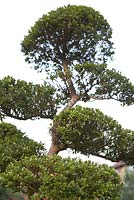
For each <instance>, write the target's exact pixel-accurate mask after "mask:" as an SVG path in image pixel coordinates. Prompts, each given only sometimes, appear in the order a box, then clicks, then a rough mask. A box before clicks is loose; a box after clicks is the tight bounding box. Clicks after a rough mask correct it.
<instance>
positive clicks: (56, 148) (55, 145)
mask: <svg viewBox="0 0 134 200" xmlns="http://www.w3.org/2000/svg"><path fill="white" fill-rule="evenodd" d="M63 68H64V76H65V80H66V85H67V89H68V92H69V97H70V100H69V102H68V103H67V105H66V106H65V107H64V108H63V110H62V111H61V112H64V111H66V110H68V109H70V108H72V107H73V106H74V105H75V104H76V102H77V101H78V100H79V96H78V95H77V94H76V91H75V88H74V85H73V82H72V79H71V77H70V71H69V67H68V64H67V61H63ZM57 126H58V124H57V122H55V123H53V126H52V129H51V135H52V144H51V147H50V149H49V151H48V156H52V155H54V154H58V153H59V152H60V151H62V150H65V149H67V147H66V146H65V145H64V144H60V142H59V138H58V133H57Z"/></svg>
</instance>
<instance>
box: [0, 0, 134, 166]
mask: <svg viewBox="0 0 134 200" xmlns="http://www.w3.org/2000/svg"><path fill="white" fill-rule="evenodd" d="M68 4H73V5H86V6H91V7H93V8H95V9H96V10H98V11H100V13H101V14H102V15H103V16H104V17H105V18H106V19H107V20H108V22H109V24H110V25H111V27H112V29H113V38H112V40H113V42H114V44H115V45H114V46H115V55H114V61H112V62H111V63H109V67H110V68H116V70H119V71H121V72H122V74H123V75H126V76H127V77H128V78H130V80H131V81H132V82H133V83H134V66H133V65H134V63H133V57H134V55H133V54H134V50H133V49H134V22H133V20H134V12H133V10H134V3H133V1H132V0H127V1H126V0H123V1H122V0H118V1H117V0H49V1H46V0H22V1H18V0H12V1H10V0H3V1H1V3H0V26H1V27H0V78H3V77H5V76H7V75H10V76H13V77H15V78H16V79H23V80H26V81H30V82H34V83H43V81H42V80H43V77H44V75H43V74H39V73H37V72H36V71H35V70H33V69H32V68H31V67H30V66H29V65H28V64H27V63H26V62H25V61H24V56H23V54H22V53H21V46H20V43H21V41H22V40H23V38H24V36H25V35H27V33H28V29H29V28H30V27H31V26H33V25H34V23H35V21H37V20H38V19H39V18H40V17H42V15H43V14H45V13H47V12H49V11H51V10H53V9H56V8H58V7H60V6H64V5H68ZM82 105H83V106H89V107H94V108H99V109H100V110H101V111H103V112H104V113H105V114H107V115H110V116H112V117H113V118H115V119H116V120H117V121H118V122H119V123H120V124H122V126H123V127H124V128H129V129H133V130H134V106H129V107H127V106H125V107H122V106H120V104H119V103H118V102H115V101H111V100H109V101H97V102H89V103H84V104H82ZM6 121H7V122H11V123H13V124H15V125H16V126H17V127H18V128H19V129H21V130H22V131H24V132H26V134H27V135H28V136H29V137H30V138H33V139H35V140H37V141H43V142H45V146H46V148H47V149H48V148H49V146H50V136H49V134H48V130H49V124H50V122H51V121H50V120H44V119H43V120H34V121H31V120H27V121H25V122H24V121H18V120H14V119H9V118H7V119H6ZM62 155H63V156H68V155H71V152H70V151H67V152H66V153H64V152H63V153H62ZM93 160H98V159H95V158H93ZM99 161H100V162H101V163H103V162H104V161H102V160H101V159H99Z"/></svg>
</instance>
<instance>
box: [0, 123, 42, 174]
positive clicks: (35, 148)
mask: <svg viewBox="0 0 134 200" xmlns="http://www.w3.org/2000/svg"><path fill="white" fill-rule="evenodd" d="M44 152H45V149H44V146H43V144H41V143H40V144H39V143H37V142H35V141H33V140H32V139H29V138H28V137H27V136H26V135H25V134H24V133H22V132H21V131H20V130H18V129H17V128H16V127H15V126H14V125H11V124H7V123H4V122H2V123H0V172H3V171H5V169H6V167H7V166H8V165H9V164H10V163H11V162H13V161H15V160H20V159H21V158H24V157H25V156H32V155H41V154H43V153H44Z"/></svg>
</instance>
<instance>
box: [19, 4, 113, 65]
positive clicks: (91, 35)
mask: <svg viewBox="0 0 134 200" xmlns="http://www.w3.org/2000/svg"><path fill="white" fill-rule="evenodd" d="M111 35H112V30H111V28H110V26H109V24H108V23H107V21H106V20H105V19H104V17H103V16H102V15H101V14H100V13H99V12H98V11H95V10H94V9H93V8H90V7H86V6H71V5H68V6H67V7H62V8H58V9H57V10H55V11H51V12H49V13H48V14H46V15H43V17H42V18H40V19H39V20H38V21H37V22H36V23H35V25H34V26H33V27H32V28H31V29H30V31H29V34H28V36H26V37H25V39H24V41H23V42H22V51H23V52H24V53H25V55H26V61H28V62H32V63H34V65H35V68H39V67H43V68H44V67H46V66H47V65H48V66H51V65H53V64H54V65H56V67H61V66H62V64H63V62H64V61H67V63H68V64H69V65H70V66H71V65H74V63H84V62H86V61H89V62H101V63H103V62H105V61H106V60H107V59H108V58H109V57H110V56H111V55H112V54H113V48H112V45H113V44H112V42H111Z"/></svg>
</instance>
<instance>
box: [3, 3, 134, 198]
mask: <svg viewBox="0 0 134 200" xmlns="http://www.w3.org/2000/svg"><path fill="white" fill-rule="evenodd" d="M111 37H112V29H111V27H110V25H109V24H108V22H107V20H105V19H104V17H103V16H102V15H101V14H100V13H99V12H97V11H95V10H94V9H93V8H90V7H86V6H71V5H68V6H66V7H62V8H58V9H57V10H54V11H51V12H49V13H48V14H46V15H43V17H42V18H40V19H39V20H38V21H37V22H36V23H35V25H34V26H33V27H31V29H30V30H29V33H28V35H27V36H25V38H24V40H23V41H22V43H21V45H22V52H23V53H24V55H25V58H26V61H27V62H28V63H31V64H33V66H34V68H35V70H38V71H42V70H44V71H45V73H46V79H45V81H44V84H43V85H34V84H33V83H26V82H25V81H21V80H15V79H14V78H12V77H6V78H4V79H2V80H1V81H0V95H1V99H0V111H1V118H2V119H3V118H4V117H6V116H9V117H13V118H16V119H21V120H27V119H35V118H49V119H52V120H53V123H52V125H51V127H50V134H51V137H52V143H51V147H50V149H49V151H48V155H49V156H52V155H54V154H58V153H59V152H60V151H62V150H66V149H67V148H71V149H72V150H74V151H75V152H81V153H82V154H85V155H90V154H93V155H97V156H99V157H103V158H106V159H110V160H112V161H116V160H124V161H125V162H126V163H127V164H133V163H134V158H133V153H134V132H133V131H131V130H127V129H123V128H122V127H121V125H119V124H118V123H117V122H116V121H115V120H113V119H112V118H110V117H108V116H106V115H104V114H103V113H102V112H100V111H99V110H94V109H90V108H82V107H79V106H78V107H74V105H75V104H76V103H77V102H79V101H84V102H87V101H90V100H92V99H95V100H97V99H99V100H101V99H102V100H103V99H114V100H116V101H119V102H121V104H122V105H132V104H133V103H134V85H132V83H131V82H130V81H129V79H127V78H126V77H125V76H123V75H122V74H121V73H120V72H117V71H116V70H115V69H111V70H110V69H108V67H107V64H106V63H107V61H108V60H109V59H112V55H113V53H114V51H113V43H112V41H111ZM58 108H61V112H60V114H57V115H56V113H57V110H58ZM50 159H51V158H50ZM70 162H71V161H70ZM108 175H109V173H108ZM60 183H61V182H60ZM42 187H43V186H42ZM53 187H54V185H53ZM49 191H50V190H49ZM51 195H52V194H51ZM47 197H48V196H47ZM53 197H54V196H52V198H53ZM84 198H85V199H86V197H84ZM84 198H82V197H81V199H84ZM110 198H111V197H110ZM62 199H63V198H62ZM65 199H66V198H65ZM106 199H108V198H106Z"/></svg>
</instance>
